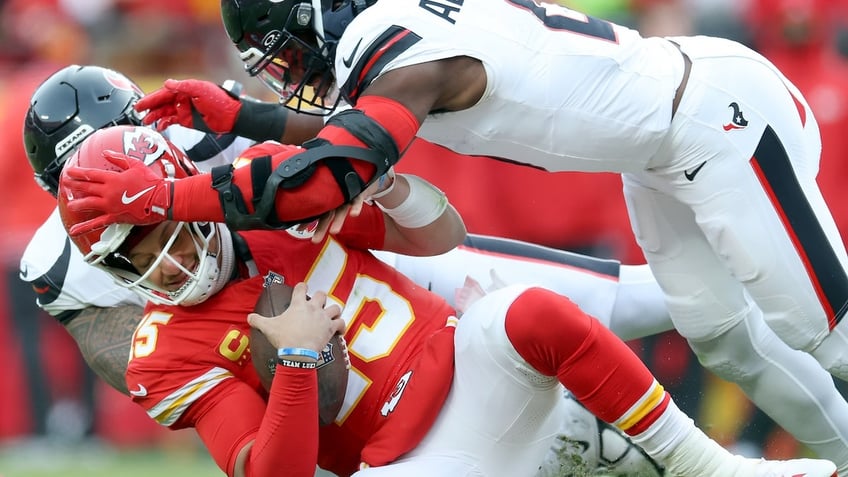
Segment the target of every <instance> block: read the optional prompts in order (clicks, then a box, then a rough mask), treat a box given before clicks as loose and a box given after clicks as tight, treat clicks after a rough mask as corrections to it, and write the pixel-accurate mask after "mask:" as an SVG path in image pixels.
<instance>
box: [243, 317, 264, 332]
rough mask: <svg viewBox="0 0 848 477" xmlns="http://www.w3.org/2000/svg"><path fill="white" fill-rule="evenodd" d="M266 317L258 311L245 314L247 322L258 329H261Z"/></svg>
mask: <svg viewBox="0 0 848 477" xmlns="http://www.w3.org/2000/svg"><path fill="white" fill-rule="evenodd" d="M266 319H268V317H267V316H262V315H260V314H259V313H249V314H248V315H247V324H249V325H250V326H252V327H253V328H256V329H257V330H259V331H263V330H262V327H263V326H264V324H265V320H266Z"/></svg>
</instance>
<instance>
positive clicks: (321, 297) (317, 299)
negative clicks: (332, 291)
mask: <svg viewBox="0 0 848 477" xmlns="http://www.w3.org/2000/svg"><path fill="white" fill-rule="evenodd" d="M310 300H311V301H312V306H316V307H321V308H323V307H324V304H325V303H327V294H326V293H324V292H322V291H317V292H315V293H313V294H312V297H311V299H310Z"/></svg>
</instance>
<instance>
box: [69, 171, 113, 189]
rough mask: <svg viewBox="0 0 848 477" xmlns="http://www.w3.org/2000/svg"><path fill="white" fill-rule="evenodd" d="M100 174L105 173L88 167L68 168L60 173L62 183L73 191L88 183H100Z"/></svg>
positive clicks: (101, 178) (101, 179) (101, 180)
mask: <svg viewBox="0 0 848 477" xmlns="http://www.w3.org/2000/svg"><path fill="white" fill-rule="evenodd" d="M102 172H106V171H103V170H102V169H92V168H89V167H68V168H67V169H65V170H64V171H62V174H63V177H62V183H63V184H65V185H67V186H70V187H71V188H72V189H73V190H78V189H77V188H78V187H82V186H83V185H85V184H86V183H88V182H96V183H102V182H103V177H102V174H101V173H102ZM80 190H81V189H80Z"/></svg>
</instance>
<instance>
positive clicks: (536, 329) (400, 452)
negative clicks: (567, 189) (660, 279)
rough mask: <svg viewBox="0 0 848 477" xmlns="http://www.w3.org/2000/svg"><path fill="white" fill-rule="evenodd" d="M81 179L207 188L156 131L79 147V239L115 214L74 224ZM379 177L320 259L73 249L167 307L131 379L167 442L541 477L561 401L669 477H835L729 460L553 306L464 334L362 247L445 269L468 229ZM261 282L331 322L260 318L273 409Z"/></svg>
mask: <svg viewBox="0 0 848 477" xmlns="http://www.w3.org/2000/svg"><path fill="white" fill-rule="evenodd" d="M264 147H273V148H274V149H278V147H279V145H278V144H266V145H262V146H259V147H256V148H254V149H253V151H254V152H256V153H258V156H259V157H258V158H253V161H254V162H252V163H255V161H257V160H260V161H261V160H263V159H262V157H261V156H262V155H263V148H264ZM115 149H117V153H115V152H114V151H111V150H115ZM290 149H291V153H292V154H297V153H298V152H299V151H300V149H299V148H296V147H290ZM265 161H266V162H267V159H265ZM73 168H79V169H78V170H85V171H87V173H88V174H89V176H90V177H89V178H90V179H91V180H93V181H95V182H96V181H97V180H99V179H102V178H104V177H108V172H109V171H114V170H116V169H121V170H126V169H136V170H137V171H138V172H139V173H141V174H143V175H144V176H147V177H148V179H151V178H152V177H153V176H158V177H160V178H167V179H168V180H175V179H179V178H181V177H187V176H191V175H193V174H194V171H193V170H192V169H191V168H190V167H189V165H188V164H187V161H186V160H185V158H184V156H183V155H182V154H181V153H180V152H179V151H178V150H176V149H175V148H173V147H171V146H170V145H169V144H168V143H167V141H165V140H164V138H162V137H161V136H158V135H157V134H155V133H153V132H152V131H150V130H149V129H146V128H133V127H124V126H118V127H114V128H109V129H105V130H101V131H99V132H97V133H95V134H93V135H92V136H91V137H89V138H88V139H86V141H85V142H84V143H83V145H82V146H81V147H80V149H79V150H78V151H77V152H76V153H75V155H74V156H73V157H72V158H71V159H70V160H69V165H68V167H66V168H65V172H64V173H63V175H62V178H61V180H60V194H59V208H60V212H61V214H62V218H63V223H64V224H65V226H66V227H67V228H70V227H72V226H73V225H74V224H77V223H80V222H82V221H90V220H96V219H97V218H99V217H101V216H102V214H101V212H99V211H97V210H92V209H86V208H84V207H74V208H70V207H69V200H71V199H72V198H73V197H83V198H84V197H85V193H84V191H82V190H79V189H75V190H73V191H72V190H70V189H68V188H67V187H66V186H65V184H66V179H67V178H66V174H65V173H66V172H67V171H69V170H73ZM386 179H387V180H386V181H383V180H381V181H378V182H376V183H375V184H374V185H373V186H371V187H369V188H368V189H367V190H366V191H365V192H364V194H365V197H367V198H369V201H373V203H374V206H371V205H365V206H363V208H362V209H361V210H360V211H359V212H360V213H359V214H357V215H355V216H353V217H352V218H350V219H349V220H348V221H347V222H346V223H345V224H344V227H343V229H342V230H340V231H339V233H338V234H336V235H325V236H324V237H323V238H322V239H321V240H317V241H315V240H311V239H310V232H309V231H308V230H304V229H303V228H297V227H295V228H294V229H287V230H265V231H248V232H244V233H242V234H231V233H230V231H229V230H228V229H227V228H226V226H225V225H223V224H222V223H213V222H206V221H204V222H179V221H172V220H167V221H164V222H162V223H159V224H153V225H150V226H147V227H134V226H132V225H129V224H125V223H117V222H111V221H106V222H103V223H101V225H102V226H103V228H100V229H97V230H94V231H91V232H89V233H86V234H80V235H77V236H75V237H74V239H73V240H74V242H75V244H76V245H77V246H78V247H79V248H80V251H81V252H82V253H83V254H84V255H85V257H86V260H87V261H88V262H89V263H91V264H94V265H97V266H100V267H103V268H104V269H105V270H107V271H108V272H109V273H111V274H113V275H114V276H115V277H116V279H118V280H121V281H123V282H124V283H125V284H126V285H127V286H128V287H131V288H133V289H134V290H136V291H138V292H139V293H142V294H143V295H144V296H146V297H148V298H150V299H152V300H154V301H155V302H157V303H159V304H151V305H149V306H148V308H147V310H146V311H147V314H146V316H145V318H144V319H143V321H142V323H141V325H140V326H139V328H138V330H137V332H136V335H135V340H134V345H133V351H132V355H131V360H130V363H129V368H128V375H127V382H128V385H129V389H130V392H131V393H132V394H133V395H134V397H135V399H136V401H137V402H139V403H140V404H141V405H142V406H144V407H145V408H146V409H147V411H148V414H149V415H150V416H151V417H153V418H154V419H156V420H157V421H158V422H161V423H162V424H165V425H168V426H170V427H172V428H182V427H194V428H195V429H196V430H197V432H198V433H199V434H200V436H201V438H202V439H203V440H204V442H205V443H206V445H207V447H208V448H209V450H210V452H211V453H212V455H213V456H214V458H215V460H216V462H218V464H219V466H220V467H221V468H222V469H224V470H225V471H226V472H227V474H228V475H232V476H247V477H250V476H263V475H279V474H281V473H282V474H286V475H304V476H311V475H312V472H313V471H314V467H315V465H316V463H317V464H318V465H320V466H321V467H323V468H326V469H328V470H330V471H333V472H335V473H337V474H339V475H350V474H353V473H356V475H361V476H369V475H405V476H406V475H433V474H436V475H504V476H516V475H532V474H533V473H534V472H535V471H536V470H537V468H538V465H539V462H540V461H541V458H542V457H543V456H544V454H545V452H546V451H547V449H548V448H549V446H550V444H551V442H550V440H551V439H552V437H553V436H554V435H555V433H556V428H557V425H558V422H557V421H558V419H557V415H558V413H559V411H560V406H561V404H562V402H563V401H562V400H561V398H560V390H561V387H560V383H561V384H563V385H565V386H566V387H567V388H568V389H569V390H570V391H571V392H572V393H574V395H575V396H576V397H577V398H578V399H579V400H580V401H581V402H582V403H583V404H584V405H586V406H587V408H589V409H590V410H591V411H592V412H593V413H595V414H596V415H597V416H599V417H600V418H602V419H604V420H605V421H607V422H610V423H614V424H615V425H616V426H617V427H618V428H620V429H622V430H624V431H625V432H627V433H628V434H629V435H631V436H632V437H633V438H634V440H636V441H637V442H639V443H640V444H641V445H642V446H643V447H644V448H645V450H646V451H647V452H648V453H649V454H650V455H651V456H652V457H654V458H655V459H657V460H658V461H659V462H661V463H662V464H663V465H665V467H666V470H667V472H668V473H669V475H681V476H683V475H685V476H691V475H701V476H716V477H718V476H721V477H732V476H739V477H742V476H746V477H750V476H763V477H765V476H775V475H781V476H782V475H790V474H793V473H806V474H807V475H809V476H810V477H827V476H830V475H831V474H832V473H833V472H834V471H835V466H834V465H833V464H832V463H831V462H829V461H825V460H810V459H800V460H792V461H765V460H761V459H746V458H743V457H740V456H735V455H732V454H730V453H729V452H727V451H726V450H725V449H723V448H722V447H720V446H719V445H718V444H717V443H715V442H714V441H712V440H710V439H709V438H708V437H707V436H706V435H705V434H703V432H701V431H700V430H699V429H698V428H697V427H695V426H694V423H693V422H692V420H691V419H689V418H688V417H687V416H686V415H685V414H684V413H682V412H681V411H680V410H679V409H677V407H676V406H675V405H674V402H673V401H672V400H671V398H670V396H669V395H668V394H667V393H666V392H665V391H664V390H663V388H662V386H660V385H659V383H657V381H656V380H655V379H654V377H653V376H652V375H651V373H650V372H649V371H648V370H647V368H645V366H644V365H643V364H642V363H641V362H640V361H639V359H638V358H637V357H636V356H635V355H634V354H633V352H632V351H631V350H630V349H629V348H628V347H627V346H626V345H625V344H624V343H623V342H622V341H620V340H619V339H617V338H616V337H615V336H614V335H613V334H612V333H611V332H609V330H607V329H606V328H604V327H603V326H601V325H600V323H598V322H597V320H595V319H593V318H591V317H590V316H589V315H586V314H585V313H584V312H583V311H581V310H580V309H579V308H578V307H577V306H576V305H574V304H573V303H571V302H570V301H569V300H567V299H566V298H564V297H562V296H560V295H557V294H555V293H553V292H550V291H548V290H545V289H542V288H538V287H531V286H526V285H512V286H508V287H505V288H502V289H500V290H497V291H494V292H492V293H489V294H487V295H485V296H484V297H483V298H481V299H480V300H478V301H477V302H476V303H474V305H472V306H470V307H469V308H468V309H467V310H466V312H465V314H464V315H463V317H462V319H461V320H459V322H458V325H457V319H456V317H455V312H454V310H453V309H452V308H451V307H450V306H449V305H448V304H447V303H446V302H445V301H444V300H442V299H441V298H439V297H438V296H436V295H435V294H432V293H431V292H429V291H426V290H425V289H423V288H421V287H419V286H417V285H415V284H414V283H413V282H411V281H410V280H409V279H407V278H406V277H404V276H403V275H401V274H399V273H398V272H397V271H395V270H394V269H392V268H391V267H389V266H387V265H386V264H385V263H383V262H381V261H379V260H377V259H376V258H375V257H374V256H373V255H372V254H371V253H370V252H369V250H368V249H371V248H377V249H380V248H383V249H387V250H391V251H395V252H400V253H407V254H413V255H416V254H417V255H424V254H437V253H442V252H445V251H447V250H449V249H451V248H453V247H455V246H456V245H458V244H459V242H460V241H461V240H462V238H463V235H464V226H463V225H462V222H461V219H460V217H459V216H458V215H457V214H456V213H455V212H454V211H453V209H452V208H451V207H450V206H449V204H448V203H447V199H446V198H445V197H444V195H443V194H442V193H441V192H440V191H438V190H437V189H435V188H434V187H432V186H431V185H429V184H428V183H426V182H424V181H423V180H421V179H419V178H415V177H414V176H403V175H399V176H397V177H392V176H391V175H387V176H386ZM122 186H124V187H126V190H125V191H126V192H127V194H125V195H126V197H124V201H125V202H130V203H132V202H135V201H139V202H141V203H143V204H145V205H144V207H146V208H155V207H158V204H160V203H161V202H159V201H160V200H161V198H159V197H158V196H159V195H161V194H163V193H167V191H166V190H165V189H163V188H157V187H149V186H147V185H146V184H144V183H142V184H141V186H140V187H139V185H136V184H132V183H124V184H122ZM156 213H158V212H156ZM268 213H270V214H274V215H275V214H276V213H278V211H268ZM268 271H274V272H276V273H279V274H282V275H283V276H284V277H285V280H286V281H287V282H288V283H290V284H297V283H301V282H303V283H305V284H306V286H308V288H309V290H311V291H312V292H313V293H314V294H315V295H314V296H315V297H316V303H315V304H321V305H323V304H324V302H325V300H326V301H327V302H329V303H331V304H333V305H338V307H334V306H332V307H329V308H324V307H319V306H314V305H315V304H313V306H307V304H306V302H305V293H306V287H304V286H303V285H298V287H297V288H296V290H295V294H294V297H293V308H292V309H291V310H290V312H284V313H283V314H282V315H280V316H278V317H271V318H268V319H262V318H261V317H258V316H256V315H253V316H251V317H250V318H249V320H250V322H251V324H253V325H255V326H257V327H259V328H260V329H261V330H262V331H263V332H264V333H265V335H266V336H267V337H268V338H269V341H270V342H271V344H272V345H274V346H275V347H277V348H279V351H278V355H279V358H280V359H279V360H278V364H277V367H276V372H275V379H274V381H273V384H272V387H271V390H270V392H269V395H268V396H267V405H266V402H265V400H264V399H263V397H264V395H263V393H262V391H261V387H260V385H259V382H258V376H257V375H256V373H255V370H254V368H253V367H252V363H251V362H250V359H249V340H248V338H247V337H248V334H249V326H248V323H247V321H246V320H245V316H246V315H248V314H249V312H250V311H251V310H252V309H253V306H254V304H255V301H256V298H257V297H258V295H259V293H260V291H261V280H262V274H264V273H266V272H268ZM181 305H182V306H181ZM333 310H335V311H333ZM292 314H294V315H297V317H296V318H292V316H291V315H292ZM304 315H308V316H304ZM337 316H340V318H341V319H343V320H344V327H345V338H346V340H347V343H348V350H349V354H350V363H351V373H350V379H349V382H348V388H347V394H346V397H345V404H344V406H343V407H342V411H341V412H340V413H339V415H338V416H337V418H336V421H335V422H334V423H333V424H331V425H329V426H327V427H324V428H321V429H319V426H318V416H317V409H318V406H317V401H318V395H317V378H316V374H315V371H314V362H311V361H312V360H313V358H314V359H317V356H316V355H317V352H318V350H320V349H321V348H323V344H324V343H326V342H327V340H328V339H329V337H330V336H331V335H332V333H334V332H336V331H339V330H341V329H342V327H343V326H342V325H341V321H340V320H338V319H334V318H336V317H337ZM306 319H311V320H316V321H313V322H311V323H313V325H314V326H311V327H309V330H307V331H304V329H302V327H301V326H299V325H298V324H299V323H301V324H302V323H303V322H304V320H306ZM316 323H317V324H316ZM234 416H237V418H234ZM357 468H358V469H359V470H358V471H357Z"/></svg>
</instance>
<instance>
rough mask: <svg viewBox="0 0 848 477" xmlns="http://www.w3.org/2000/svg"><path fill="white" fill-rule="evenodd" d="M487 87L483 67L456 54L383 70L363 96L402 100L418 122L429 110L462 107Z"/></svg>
mask: <svg viewBox="0 0 848 477" xmlns="http://www.w3.org/2000/svg"><path fill="white" fill-rule="evenodd" d="M485 90H486V71H485V69H484V68H483V64H482V63H481V62H480V61H479V60H476V59H474V58H469V57H467V56H457V57H454V58H448V59H444V60H437V61H430V62H427V63H420V64H416V65H412V66H407V67H403V68H397V69H394V70H391V71H389V72H386V73H385V74H384V75H382V76H381V77H380V78H379V79H377V80H376V81H374V82H373V83H372V84H371V85H370V86H369V87H368V89H366V90H365V91H364V93H363V96H371V95H373V96H382V97H385V98H391V99H394V100H395V101H397V102H399V103H401V104H403V105H404V106H405V107H406V108H407V109H409V110H410V112H412V114H413V115H414V116H415V117H416V118H417V119H418V122H419V124H420V123H422V122H424V118H426V117H427V115H428V114H430V113H431V112H439V111H461V110H463V109H468V108H470V107H471V106H473V105H474V104H476V103H477V102H478V101H479V100H480V98H481V97H482V96H483V93H484V92H485Z"/></svg>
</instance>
